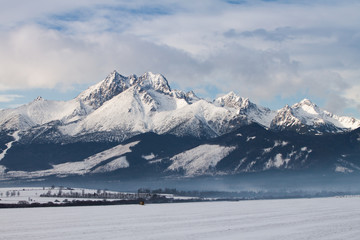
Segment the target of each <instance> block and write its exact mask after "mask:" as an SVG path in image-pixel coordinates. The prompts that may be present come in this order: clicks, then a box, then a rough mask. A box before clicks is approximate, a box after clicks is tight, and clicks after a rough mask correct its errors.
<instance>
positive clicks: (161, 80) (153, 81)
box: [139, 72, 171, 93]
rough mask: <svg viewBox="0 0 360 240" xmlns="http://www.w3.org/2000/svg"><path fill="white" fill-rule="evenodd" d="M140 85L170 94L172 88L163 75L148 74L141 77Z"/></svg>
mask: <svg viewBox="0 0 360 240" xmlns="http://www.w3.org/2000/svg"><path fill="white" fill-rule="evenodd" d="M139 84H140V85H141V86H142V87H144V88H153V89H154V90H156V91H161V92H164V93H169V92H170V91H171V88H170V86H169V83H168V81H167V80H166V78H165V77H164V76H163V75H161V74H154V73H152V72H146V73H144V74H143V75H142V76H140V77H139Z"/></svg>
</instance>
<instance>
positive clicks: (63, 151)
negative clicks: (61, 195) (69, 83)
mask: <svg viewBox="0 0 360 240" xmlns="http://www.w3.org/2000/svg"><path fill="white" fill-rule="evenodd" d="M0 113H1V114H0V151H1V152H0V178H1V179H2V180H3V181H5V180H10V179H39V178H49V177H61V178H64V177H74V176H83V177H87V178H89V179H91V178H94V179H95V178H98V177H101V178H112V179H135V178H139V177H151V178H159V179H161V178H167V179H168V178H179V177H180V178H183V179H184V178H194V177H202V176H211V177H214V176H215V177H219V176H233V177H237V176H243V175H246V174H253V173H256V174H259V173H266V174H268V173H274V174H275V173H278V172H287V173H298V172H304V173H305V172H306V173H310V172H316V173H326V174H327V173H331V174H352V175H354V174H357V173H358V172H359V170H360V163H359V159H360V158H359V157H360V150H359V149H360V145H359V144H360V134H359V132H360V130H359V129H357V128H358V127H359V126H360V121H359V120H357V119H354V118H350V117H340V116H336V115H334V114H331V113H329V112H327V111H325V110H322V109H320V108H319V107H318V106H316V105H315V104H314V103H312V102H311V101H310V100H307V99H305V100H303V101H301V102H299V103H297V104H294V105H293V106H285V107H284V108H282V109H280V110H277V111H273V110H270V109H268V108H264V107H261V106H258V105H256V104H254V103H252V102H251V101H249V99H245V98H242V97H239V96H236V94H234V93H229V94H227V95H225V96H223V97H220V98H218V99H215V100H214V101H212V102H209V101H206V100H204V99H200V98H198V97H197V96H196V95H195V94H194V93H193V92H188V93H185V92H182V91H178V90H173V89H171V88H170V86H169V84H168V81H167V80H166V79H165V77H164V76H162V75H160V74H152V73H145V74H144V75H142V76H140V77H137V76H135V75H131V76H129V77H124V76H122V75H120V74H119V73H117V72H116V71H114V72H112V73H111V74H110V75H109V76H108V77H106V78H105V79H104V80H103V81H101V82H99V83H98V84H96V85H94V86H92V87H90V88H89V89H87V90H85V91H84V92H83V93H81V94H80V95H79V96H78V97H76V98H75V99H73V100H70V101H67V102H59V101H47V100H44V99H42V98H37V99H36V100H34V101H33V102H31V103H29V104H27V105H23V106H20V107H18V108H16V109H6V110H2V111H1V112H0Z"/></svg>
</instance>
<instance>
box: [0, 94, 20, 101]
mask: <svg viewBox="0 0 360 240" xmlns="http://www.w3.org/2000/svg"><path fill="white" fill-rule="evenodd" d="M22 97H23V96H21V95H16V94H0V103H8V102H12V101H14V100H15V99H17V98H22Z"/></svg>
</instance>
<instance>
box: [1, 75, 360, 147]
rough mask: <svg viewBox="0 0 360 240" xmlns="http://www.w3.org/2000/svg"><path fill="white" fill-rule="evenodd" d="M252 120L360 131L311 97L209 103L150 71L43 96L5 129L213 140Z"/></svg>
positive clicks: (31, 134) (271, 125)
mask: <svg viewBox="0 0 360 240" xmlns="http://www.w3.org/2000/svg"><path fill="white" fill-rule="evenodd" d="M251 122H255V123H258V124H260V125H262V126H264V127H266V128H268V129H274V130H294V131H297V132H301V133H317V134H321V133H326V132H327V133H334V132H343V131H349V130H353V129H356V128H358V127H360V120H357V119H355V118H351V117H340V116H337V115H334V114H332V113H329V112H327V111H325V110H322V109H320V108H319V107H318V106H316V105H315V104H314V103H312V102H311V101H310V100H308V99H304V100H303V101H301V102H299V103H297V104H294V105H293V106H288V105H287V106H285V107H284V108H282V109H280V110H277V111H274V110H270V109H268V108H265V107H262V106H259V105H256V104H254V103H252V102H251V101H250V100H249V99H247V98H242V97H239V96H237V95H236V94H235V93H233V92H230V93H229V94H227V95H225V96H222V97H219V98H217V99H215V100H214V101H212V102H210V101H207V100H205V99H201V98H199V97H197V96H196V95H195V94H194V93H193V92H187V93H185V92H183V91H178V90H173V89H171V88H170V86H169V84H168V81H167V80H166V79H165V77H164V76H162V75H161V74H153V73H150V72H148V73H145V74H144V75H142V76H140V77H137V76H136V75H130V76H128V77H124V76H122V75H120V74H119V73H118V72H116V71H113V72H112V73H111V74H110V75H109V76H107V77H106V78H105V79H104V80H103V81H101V82H99V83H98V84H96V85H94V86H91V87H90V88H88V89H87V90H85V91H84V92H82V93H81V94H79V96H77V97H76V98H75V99H72V100H70V101H49V100H45V99H42V98H41V97H38V98H37V99H35V100H34V101H33V102H31V103H29V104H26V105H23V106H20V107H18V108H15V109H5V110H1V112H0V130H2V131H10V132H15V131H18V132H19V136H20V137H24V138H23V139H24V140H25V139H27V140H29V141H34V140H40V139H46V141H50V140H52V141H69V139H71V140H72V141H78V140H90V141H92V140H97V141H99V140H121V141H122V140H125V139H128V138H129V137H132V136H135V135H137V134H140V133H146V132H154V133H157V134H166V133H168V134H174V135H177V136H195V137H198V138H212V137H217V136H221V135H223V134H225V133H228V132H231V131H233V130H235V129H237V128H239V127H240V126H243V125H247V124H249V123H251ZM44 134H45V135H44ZM91 136H93V137H91Z"/></svg>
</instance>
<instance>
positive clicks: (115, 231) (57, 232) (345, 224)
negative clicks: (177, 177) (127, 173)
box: [0, 197, 360, 240]
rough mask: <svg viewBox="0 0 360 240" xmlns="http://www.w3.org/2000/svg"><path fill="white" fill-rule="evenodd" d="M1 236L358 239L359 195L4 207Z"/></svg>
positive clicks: (7, 237) (3, 237) (51, 237)
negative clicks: (94, 205)
mask: <svg viewBox="0 0 360 240" xmlns="http://www.w3.org/2000/svg"><path fill="white" fill-rule="evenodd" d="M0 216H1V217H0V228H1V232H0V239H6V240H11V239H40V240H42V239H79V240H82V239H86V240H89V239H96V240H97V239H157V240H158V239H276V240H281V239H317V240H318V239H326V240H329V239H359V236H360V198H359V197H346V198H343V197H342V198H340V197H337V198H335V197H334V198H318V199H285V200H256V201H255V200H253V201H239V202H201V203H176V204H175V203H174V204H148V205H145V206H140V205H119V206H96V207H57V208H35V209H31V208H25V209H0Z"/></svg>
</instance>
